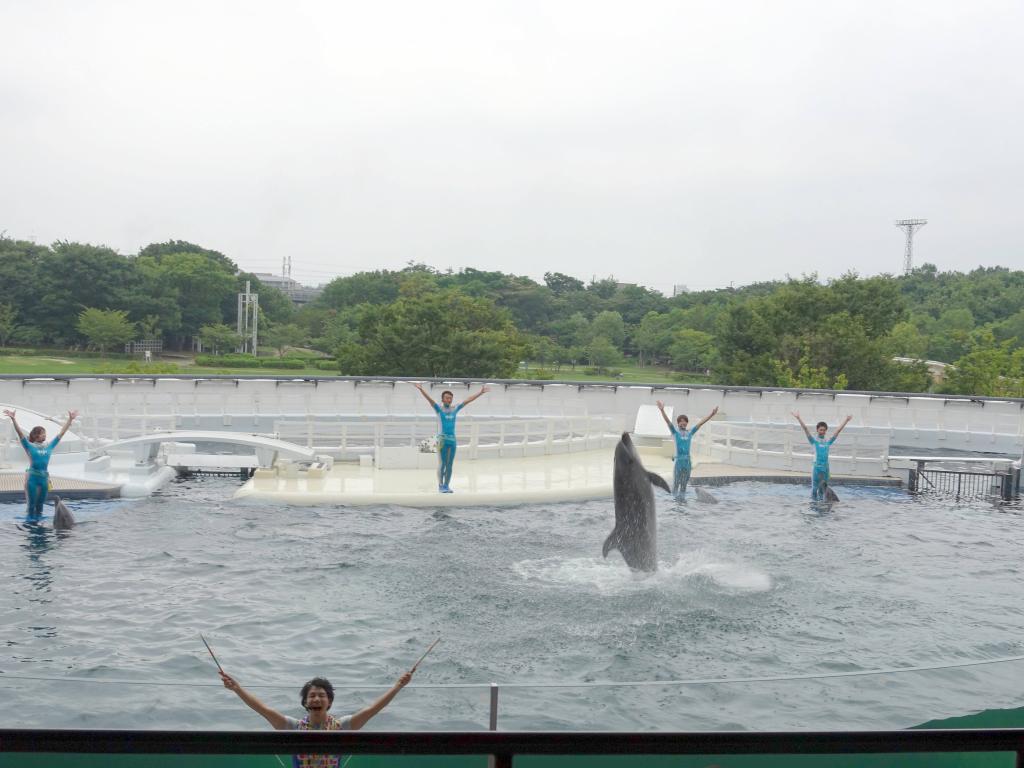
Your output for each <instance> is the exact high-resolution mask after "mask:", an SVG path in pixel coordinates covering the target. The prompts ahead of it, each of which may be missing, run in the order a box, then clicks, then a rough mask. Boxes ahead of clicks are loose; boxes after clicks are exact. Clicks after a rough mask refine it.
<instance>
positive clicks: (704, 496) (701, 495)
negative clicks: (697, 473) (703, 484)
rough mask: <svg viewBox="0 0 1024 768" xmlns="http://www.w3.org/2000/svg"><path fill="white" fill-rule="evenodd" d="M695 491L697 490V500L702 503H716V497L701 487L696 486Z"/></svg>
mask: <svg viewBox="0 0 1024 768" xmlns="http://www.w3.org/2000/svg"><path fill="white" fill-rule="evenodd" d="M696 491H697V501H700V502H702V503H704V504H717V503H718V499H716V498H715V497H714V496H712V495H711V494H710V493H708V492H707V491H705V490H704V489H703V488H697V489H696Z"/></svg>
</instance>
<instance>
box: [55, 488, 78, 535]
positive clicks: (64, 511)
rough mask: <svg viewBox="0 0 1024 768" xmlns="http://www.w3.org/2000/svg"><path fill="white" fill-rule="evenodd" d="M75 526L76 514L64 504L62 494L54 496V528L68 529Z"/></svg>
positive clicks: (56, 529)
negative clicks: (61, 498)
mask: <svg viewBox="0 0 1024 768" xmlns="http://www.w3.org/2000/svg"><path fill="white" fill-rule="evenodd" d="M74 527H75V516H74V515H72V514H71V510H70V509H68V508H67V507H66V506H64V502H63V501H61V500H60V496H54V497H53V530H55V531H67V530H70V529H71V528H74Z"/></svg>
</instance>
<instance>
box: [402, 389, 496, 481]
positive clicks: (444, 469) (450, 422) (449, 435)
mask: <svg viewBox="0 0 1024 768" xmlns="http://www.w3.org/2000/svg"><path fill="white" fill-rule="evenodd" d="M413 386H415V387H416V389H418V390H419V391H420V394H421V395H423V396H424V397H425V398H427V402H428V403H430V405H431V406H432V407H433V409H434V411H435V412H436V413H437V418H438V419H439V420H440V422H441V431H440V432H439V433H438V435H437V459H438V464H437V490H439V491H440V492H441V493H451V492H452V489H451V487H450V485H449V484H450V483H451V481H452V465H453V464H454V463H455V449H456V447H458V444H457V443H456V442H455V417H456V416H457V415H458V414H459V411H461V410H462V409H463V408H465V407H466V406H467V405H469V404H470V403H472V402H473V401H474V400H476V399H477V398H478V397H480V395H482V394H484V393H485V392H488V391H489V390H488V389H487V387H480V391H479V392H477V393H476V394H474V395H470V396H469V397H467V398H466V399H465V400H463V401H462V402H461V403H459V404H458V405H456V406H454V407H452V400H454V399H455V394H454V393H453V392H452V391H451V390H450V389H446V390H445V391H444V392H442V393H441V405H438V404H437V403H435V402H434V398H432V397H431V396H430V395H428V394H427V391H426V390H425V389H424V388H423V385H422V384H419V383H418V382H417V383H414V385H413Z"/></svg>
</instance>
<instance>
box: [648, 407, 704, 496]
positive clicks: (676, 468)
mask: <svg viewBox="0 0 1024 768" xmlns="http://www.w3.org/2000/svg"><path fill="white" fill-rule="evenodd" d="M657 403H658V410H659V411H661V418H663V419H664V420H665V423H666V424H667V425H668V430H669V432H671V433H672V437H673V438H675V441H676V460H675V464H674V465H673V472H672V495H673V496H675V497H676V498H677V499H681V498H683V497H684V496H685V495H686V486H687V484H688V483H689V482H690V472H692V471H693V464H692V463H691V462H690V442H691V441H692V440H693V436H694V435H695V434H697V430H698V429H700V428H701V427H703V426H704V425H705V424H706V423H707V422H708V421H709V420H710V419H711V417H712V416H714V415H715V414H716V413H718V407H717V406H716V407H715V408H714V409H713V410H712V411H711V413H709V414H708V415H707V416H705V417H704V418H703V419H701V420H700V421H699V422H697V426H695V427H694V428H693V429H687V426H688V425H689V423H690V419H689V418H687V417H686V416H684V415H680V416H679V417H678V418H676V423H675V424H673V423H672V421H671V419H669V417H668V414H667V413H665V404H664V403H663V402H661V400H658V401H657Z"/></svg>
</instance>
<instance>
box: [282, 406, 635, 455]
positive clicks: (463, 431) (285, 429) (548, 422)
mask: <svg viewBox="0 0 1024 768" xmlns="http://www.w3.org/2000/svg"><path fill="white" fill-rule="evenodd" d="M622 426H623V419H622V418H620V417H615V416H571V417H538V418H524V419H465V420H464V421H461V422H460V425H459V430H458V440H459V450H460V452H461V453H460V457H461V458H467V459H476V458H487V457H496V456H508V455H517V456H523V455H530V454H536V455H549V454H552V453H559V452H573V451H585V450H593V449H595V448H600V447H603V446H605V445H607V444H608V441H609V440H610V439H611V438H612V437H613V436H614V437H615V438H616V439H617V437H618V434H619V433H620V432H621V429H622ZM436 435H437V419H430V418H427V419H404V420H400V421H387V420H381V421H341V420H326V419H316V418H309V419H280V420H277V421H275V422H274V432H273V436H274V437H276V438H277V439H279V440H287V441H289V442H293V443H298V444H299V445H305V446H306V447H307V448H312V449H314V450H317V451H326V452H332V451H333V452H340V453H342V454H347V453H368V452H372V451H373V449H374V448H395V447H408V448H417V447H418V446H419V445H420V444H421V443H422V442H423V441H426V440H430V439H431V438H433V437H435V436H436Z"/></svg>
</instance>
